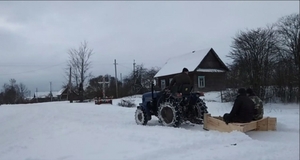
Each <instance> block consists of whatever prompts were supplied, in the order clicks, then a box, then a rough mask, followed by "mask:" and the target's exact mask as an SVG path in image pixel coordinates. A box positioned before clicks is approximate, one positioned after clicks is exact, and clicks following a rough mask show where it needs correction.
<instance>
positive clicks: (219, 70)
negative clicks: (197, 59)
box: [196, 68, 225, 72]
mask: <svg viewBox="0 0 300 160" xmlns="http://www.w3.org/2000/svg"><path fill="white" fill-rule="evenodd" d="M196 71H197V72H225V71H224V70H221V69H206V68H205V69H204V68H199V69H197V70H196Z"/></svg>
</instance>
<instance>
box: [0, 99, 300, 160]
mask: <svg viewBox="0 0 300 160" xmlns="http://www.w3.org/2000/svg"><path fill="white" fill-rule="evenodd" d="M207 106H208V107H209V112H210V113H211V114H212V115H222V114H224V112H228V111H229V110H230V103H225V104H224V103H219V102H207ZM134 111H135V108H122V107H118V106H115V105H94V103H84V104H79V103H72V104H71V103H68V102H52V103H41V104H28V105H2V106H0V126H1V127H0V159H1V160H102V159H103V160H104V159H105V160H141V159H143V160H154V159H155V160H166V159H172V160H195V159H205V160H227V159H228V160H232V159H243V160H254V159H255V160H282V159H289V160H299V107H298V106H297V105H296V104H295V105H289V106H282V105H277V104H275V105H273V104H272V105H267V106H266V109H265V112H266V115H270V116H276V117H277V118H278V126H277V127H278V130H277V131H275V132H249V133H247V134H244V133H239V132H232V133H220V132H217V131H204V130H203V129H202V126H194V127H193V126H189V125H185V126H183V127H182V128H172V127H163V126H160V125H159V124H158V122H157V119H156V118H153V120H152V121H150V122H149V124H148V125H147V126H138V125H136V124H135V121H134Z"/></svg>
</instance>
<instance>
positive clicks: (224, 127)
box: [203, 114, 277, 132]
mask: <svg viewBox="0 0 300 160" xmlns="http://www.w3.org/2000/svg"><path fill="white" fill-rule="evenodd" d="M276 123H277V119H276V118H274V117H264V118H263V119H260V120H258V121H252V122H249V123H229V124H226V123H225V122H224V121H223V118H222V117H220V116H218V117H212V116H211V115H210V114H205V115H204V124H203V129H205V130H217V131H220V132H231V131H240V132H248V131H269V130H272V131H274V130H276Z"/></svg>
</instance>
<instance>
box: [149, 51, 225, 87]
mask: <svg viewBox="0 0 300 160" xmlns="http://www.w3.org/2000/svg"><path fill="white" fill-rule="evenodd" d="M184 67H185V68H187V69H188V70H189V76H190V78H191V79H192V81H193V83H194V86H193V87H194V90H195V91H204V92H207V91H220V90H223V89H225V87H226V85H225V78H226V72H228V71H229V69H228V67H227V66H226V65H225V64H224V63H223V61H222V60H221V59H220V57H219V56H218V55H217V53H216V52H215V51H214V50H213V48H209V49H203V50H199V51H193V52H190V53H187V54H183V55H180V56H176V57H173V58H170V59H169V60H168V61H167V62H166V63H165V65H164V66H163V67H162V68H161V69H160V70H159V71H158V72H157V74H156V75H155V76H154V78H155V79H156V82H157V85H158V87H160V88H161V89H163V88H165V87H166V86H169V84H170V82H171V80H172V77H174V76H175V75H176V74H178V73H181V71H182V69H183V68H184Z"/></svg>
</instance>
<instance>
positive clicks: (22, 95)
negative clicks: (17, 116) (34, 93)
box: [18, 83, 30, 101]
mask: <svg viewBox="0 0 300 160" xmlns="http://www.w3.org/2000/svg"><path fill="white" fill-rule="evenodd" d="M18 93H19V99H20V101H24V99H25V98H27V97H28V96H29V94H30V91H29V90H28V89H27V87H26V86H25V84H23V83H20V84H19V86H18Z"/></svg>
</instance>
